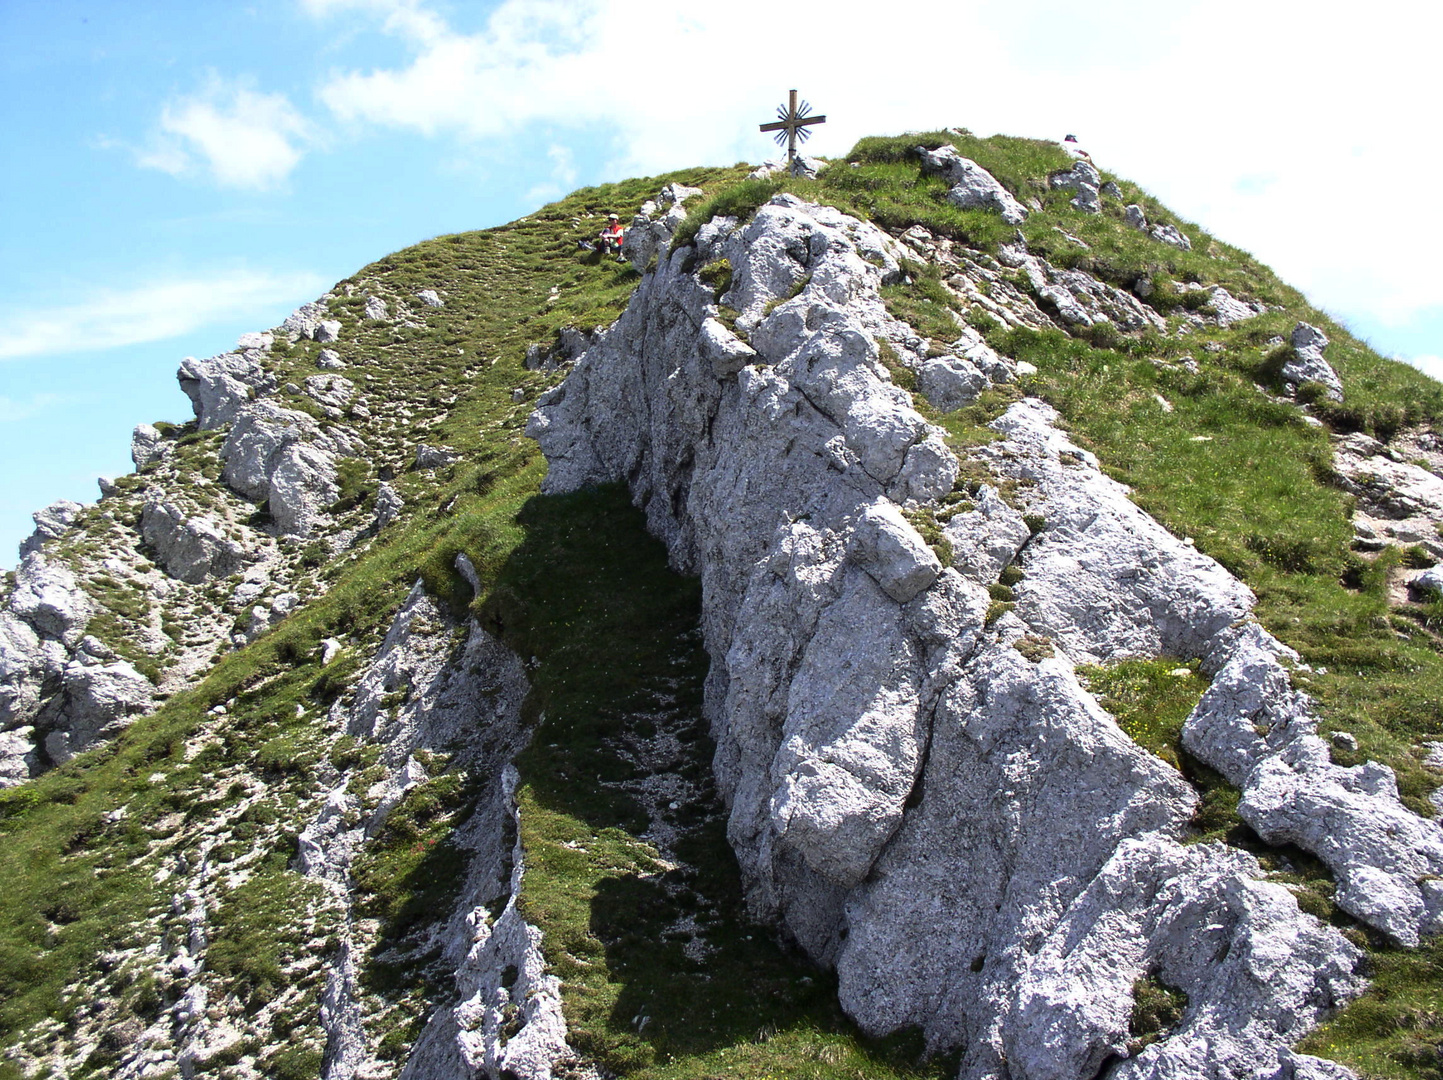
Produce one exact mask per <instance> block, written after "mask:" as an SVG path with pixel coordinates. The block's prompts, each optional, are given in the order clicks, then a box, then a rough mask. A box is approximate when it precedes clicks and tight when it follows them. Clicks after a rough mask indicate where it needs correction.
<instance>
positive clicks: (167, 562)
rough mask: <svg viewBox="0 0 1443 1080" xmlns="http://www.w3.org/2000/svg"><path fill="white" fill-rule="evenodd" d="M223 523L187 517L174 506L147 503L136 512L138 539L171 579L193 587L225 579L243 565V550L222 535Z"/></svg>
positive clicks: (208, 517)
mask: <svg viewBox="0 0 1443 1080" xmlns="http://www.w3.org/2000/svg"><path fill="white" fill-rule="evenodd" d="M226 528H227V527H226V523H225V522H223V521H219V520H217V519H216V518H214V517H212V516H211V515H208V514H187V513H186V512H185V510H184V509H182V508H181V507H180V506H179V505H178V504H176V503H174V502H169V501H165V500H161V499H152V500H148V501H147V502H146V504H145V507H144V509H142V510H141V512H140V536H141V539H143V540H144V541H145V542H146V543H147V544H149V545H150V546H151V547H152V548H153V549H154V550H155V553H156V557H157V558H158V560H159V561H160V565H161V566H163V567H164V568H165V572H166V573H167V574H169V575H171V577H177V578H180V580H181V581H188V582H190V583H191V584H192V585H197V584H199V583H200V582H202V581H205V580H206V579H207V578H212V577H228V576H229V575H231V574H233V573H235V572H236V571H237V570H239V569H240V568H241V566H243V565H244V564H245V561H246V548H245V546H244V545H242V544H241V543H239V542H238V541H236V540H233V539H232V538H231V537H229V536H227V535H226Z"/></svg>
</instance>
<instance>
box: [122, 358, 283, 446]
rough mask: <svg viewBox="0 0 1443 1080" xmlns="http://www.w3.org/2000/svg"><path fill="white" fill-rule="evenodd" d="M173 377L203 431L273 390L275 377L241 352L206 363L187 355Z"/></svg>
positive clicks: (220, 423)
mask: <svg viewBox="0 0 1443 1080" xmlns="http://www.w3.org/2000/svg"><path fill="white" fill-rule="evenodd" d="M176 378H177V379H178V380H179V381H180V388H181V389H182V390H183V391H185V395H186V397H188V398H190V403H191V407H192V409H194V411H195V416H196V420H197V421H198V422H199V424H200V428H201V430H202V431H209V430H211V429H214V428H218V427H221V426H222V425H224V424H228V423H230V422H231V421H232V420H234V419H235V418H236V415H237V414H238V413H239V412H240V410H241V409H242V408H244V407H245V406H246V405H248V404H249V403H250V402H251V401H252V400H254V399H255V398H257V397H263V396H264V395H266V394H268V393H270V392H271V391H272V390H274V389H275V388H276V378H275V376H274V375H272V374H270V373H269V372H268V371H266V370H265V368H263V367H262V366H261V364H260V363H259V361H257V360H253V359H251V358H250V357H248V356H246V355H245V354H243V353H223V354H222V355H220V356H212V357H210V358H209V359H207V360H197V359H195V357H193V356H187V357H186V358H185V359H184V360H182V361H181V364H180V370H179V371H177V372H176ZM137 430H139V429H137ZM133 452H134V451H133V450H132V454H133Z"/></svg>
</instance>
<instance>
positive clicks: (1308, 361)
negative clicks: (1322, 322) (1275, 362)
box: [1282, 322, 1343, 401]
mask: <svg viewBox="0 0 1443 1080" xmlns="http://www.w3.org/2000/svg"><path fill="white" fill-rule="evenodd" d="M1327 345H1328V336H1327V335H1326V334H1324V333H1323V332H1322V331H1321V330H1319V329H1318V328H1317V327H1316V326H1311V325H1309V324H1308V323H1304V322H1300V323H1298V325H1297V326H1295V327H1293V333H1292V346H1293V355H1292V356H1290V357H1289V358H1288V361H1287V363H1285V364H1284V365H1283V371H1282V377H1283V382H1284V384H1286V385H1287V386H1288V387H1290V388H1291V389H1293V390H1296V389H1297V387H1298V386H1300V385H1301V384H1303V383H1305V382H1316V383H1322V384H1323V385H1324V386H1325V387H1327V393H1328V397H1329V398H1331V399H1332V400H1333V401H1342V400H1343V380H1342V379H1340V378H1338V373H1337V372H1336V371H1334V370H1333V366H1332V365H1331V364H1329V363H1328V361H1326V360H1325V359H1323V350H1324V349H1325V348H1327Z"/></svg>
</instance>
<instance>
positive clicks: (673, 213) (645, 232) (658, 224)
mask: <svg viewBox="0 0 1443 1080" xmlns="http://www.w3.org/2000/svg"><path fill="white" fill-rule="evenodd" d="M700 194H701V188H694V187H687V186H686V185H685V184H668V185H667V186H666V187H664V188H662V190H661V193H660V194H659V195H657V197H656V199H655V200H647V201H646V202H645V203H643V204H642V206H641V210H640V211H639V212H638V213H637V215H636V216H635V217H634V218H632V219H631V225H630V227H629V228H628V229H627V230H626V235H625V236H624V237H623V238H622V242H621V254H622V256H623V257H624V258H625V259H627V261H629V262H630V263H631V265H632V266H634V267H636V269H638V270H643V271H644V270H645V269H646V268H647V266H649V265H650V263H651V260H652V257H653V256H656V257H657V258H661V257H662V256H663V255H665V254H666V250H667V248H668V247H669V246H670V244H671V237H672V234H673V233H675V232H676V228H677V226H678V225H680V224H681V223H682V222H683V221H685V220H686V206H685V203H686V201H687V200H688V199H693V198H695V197H696V196H698V195H700Z"/></svg>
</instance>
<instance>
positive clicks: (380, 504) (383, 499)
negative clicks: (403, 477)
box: [374, 481, 406, 529]
mask: <svg viewBox="0 0 1443 1080" xmlns="http://www.w3.org/2000/svg"><path fill="white" fill-rule="evenodd" d="M405 506H406V502H405V500H404V499H402V498H401V496H400V495H399V494H398V493H397V491H396V489H395V488H393V487H392V486H391V485H390V484H387V483H385V482H384V481H383V482H382V483H381V484H380V486H379V487H377V488H376V516H375V519H374V525H375V527H376V528H377V529H384V528H385V527H386V526H387V525H389V524H391V522H393V521H395V520H396V519H397V518H398V517H400V516H401V511H402V510H403V509H405Z"/></svg>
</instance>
